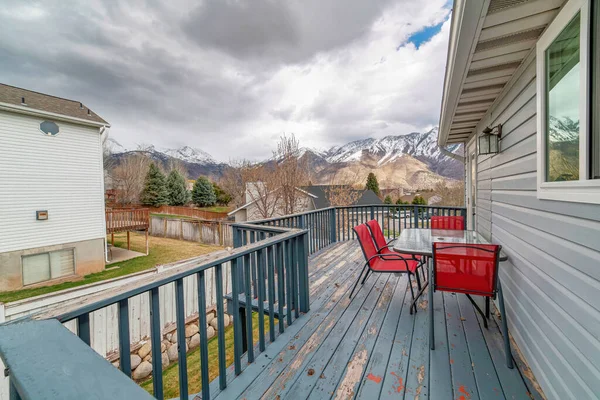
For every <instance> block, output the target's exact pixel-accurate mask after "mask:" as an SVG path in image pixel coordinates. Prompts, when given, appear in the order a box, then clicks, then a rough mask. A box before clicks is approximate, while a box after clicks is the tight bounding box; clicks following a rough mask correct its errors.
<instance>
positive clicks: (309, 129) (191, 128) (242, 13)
mask: <svg viewBox="0 0 600 400" xmlns="http://www.w3.org/2000/svg"><path fill="white" fill-rule="evenodd" d="M429 2H431V4H430V5H429V6H427V7H425V6H424V5H423V3H422V1H421V0H398V1H395V2H392V1H391V0H373V1H364V0H345V1H343V0H331V1H323V0H303V1H300V0H289V1H275V0H253V1H242V0H204V1H203V2H202V3H201V4H200V5H198V3H197V2H195V1H192V0H171V1H169V2H163V1H158V0H130V1H120V2H119V1H110V0H89V1H86V2H76V1H74V0H72V1H64V0H45V1H43V2H35V1H31V2H23V1H21V0H4V1H3V6H2V7H1V8H0V60H1V62H0V77H1V78H0V79H1V80H2V82H3V83H7V84H11V85H15V86H20V87H24V88H27V89H32V90H37V91H41V92H45V93H49V94H53V95H57V96H63V97H67V98H72V99H76V100H80V101H82V102H84V103H85V104H86V105H88V106H89V107H90V108H92V109H93V110H94V111H95V112H97V113H98V114H99V115H101V116H102V117H103V118H105V119H106V120H108V121H109V122H111V124H112V126H113V128H112V129H111V135H112V137H113V138H114V139H116V140H117V141H119V142H122V144H124V145H125V146H128V147H133V146H135V144H136V143H148V144H150V143H152V144H155V145H157V146H161V147H175V146H182V145H190V146H193V147H199V148H202V149H203V150H205V151H208V152H209V153H211V154H213V155H214V156H215V157H216V158H218V159H221V160H228V159H229V158H232V157H245V158H250V159H257V158H261V157H265V156H269V155H270V154H271V150H272V148H273V141H274V140H276V139H277V137H279V135H280V134H281V133H283V132H294V133H296V135H297V136H298V137H299V138H300V139H301V141H302V144H303V145H311V146H319V147H322V146H329V145H333V144H342V143H344V142H346V141H349V140H354V139H359V138H363V137H368V136H377V135H384V134H385V135H388V134H401V133H406V132H409V131H412V130H415V129H421V128H425V127H426V126H427V125H431V124H435V123H436V121H437V118H438V115H439V98H440V94H441V81H442V75H443V67H444V62H445V47H446V42H447V39H446V35H447V29H446V30H443V32H442V33H441V34H440V35H438V36H436V37H435V38H434V39H432V41H431V43H429V44H425V45H423V46H421V48H419V49H418V50H416V49H414V48H412V49H411V48H402V46H401V47H400V48H399V50H398V51H396V47H397V46H398V43H404V42H405V41H406V40H407V38H408V37H409V35H410V33H412V32H415V31H418V30H419V29H421V28H422V27H424V26H431V25H432V24H434V23H439V22H441V21H443V18H445V17H446V16H447V14H448V10H446V9H444V7H445V0H429ZM404 69H406V72H404ZM384 131H385V132H384Z"/></svg>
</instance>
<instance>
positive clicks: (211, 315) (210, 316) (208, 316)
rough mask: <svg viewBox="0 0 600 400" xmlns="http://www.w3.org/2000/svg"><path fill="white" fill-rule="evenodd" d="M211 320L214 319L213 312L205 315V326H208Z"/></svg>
mask: <svg viewBox="0 0 600 400" xmlns="http://www.w3.org/2000/svg"><path fill="white" fill-rule="evenodd" d="M213 319H215V313H214V312H209V313H208V314H206V323H207V324H210V321H212V320H213Z"/></svg>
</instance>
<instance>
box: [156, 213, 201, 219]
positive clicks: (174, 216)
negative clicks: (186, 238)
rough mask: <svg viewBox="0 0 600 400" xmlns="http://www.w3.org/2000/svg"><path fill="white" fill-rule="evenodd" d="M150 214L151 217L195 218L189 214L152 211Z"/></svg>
mask: <svg viewBox="0 0 600 400" xmlns="http://www.w3.org/2000/svg"><path fill="white" fill-rule="evenodd" d="M150 216H151V217H160V218H179V219H194V217H188V216H187V215H177V214H160V213H150Z"/></svg>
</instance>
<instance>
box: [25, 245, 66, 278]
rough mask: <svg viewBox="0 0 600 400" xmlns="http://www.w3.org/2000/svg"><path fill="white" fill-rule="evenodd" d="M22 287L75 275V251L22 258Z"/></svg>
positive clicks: (53, 252) (54, 252)
mask: <svg viewBox="0 0 600 400" xmlns="http://www.w3.org/2000/svg"><path fill="white" fill-rule="evenodd" d="M22 263H23V285H24V286H27V285H33V284H34V283H40V282H44V281H49V280H52V279H58V278H62V277H64V276H69V275H73V274H75V251H74V249H65V250H57V251H51V252H47V253H38V254H32V255H29V256H23V258H22Z"/></svg>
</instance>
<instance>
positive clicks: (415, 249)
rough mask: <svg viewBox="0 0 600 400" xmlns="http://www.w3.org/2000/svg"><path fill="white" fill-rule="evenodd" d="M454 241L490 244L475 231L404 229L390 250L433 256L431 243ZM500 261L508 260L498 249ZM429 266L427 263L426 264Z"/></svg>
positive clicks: (421, 291)
mask: <svg viewBox="0 0 600 400" xmlns="http://www.w3.org/2000/svg"><path fill="white" fill-rule="evenodd" d="M434 242H443V243H448V244H451V243H455V244H490V242H489V241H488V240H486V239H485V238H484V237H483V236H481V235H480V234H479V233H477V232H476V231H462V230H449V229H404V230H402V232H401V233H400V236H399V237H398V238H397V239H396V240H395V241H394V243H393V245H392V246H391V248H392V250H394V251H396V252H398V253H402V254H411V255H414V256H424V257H432V256H433V243H434ZM499 260H500V261H506V260H508V257H507V256H506V254H504V253H503V252H502V251H500V257H499ZM428 268H429V265H428ZM427 285H429V281H425V282H424V283H423V285H422V286H421V290H419V293H417V295H416V296H415V300H414V301H413V303H412V304H411V308H410V310H411V314H412V310H413V308H414V309H415V310H416V302H417V300H418V299H419V297H420V296H421V295H422V294H423V291H424V290H425V288H426V287H427Z"/></svg>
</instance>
